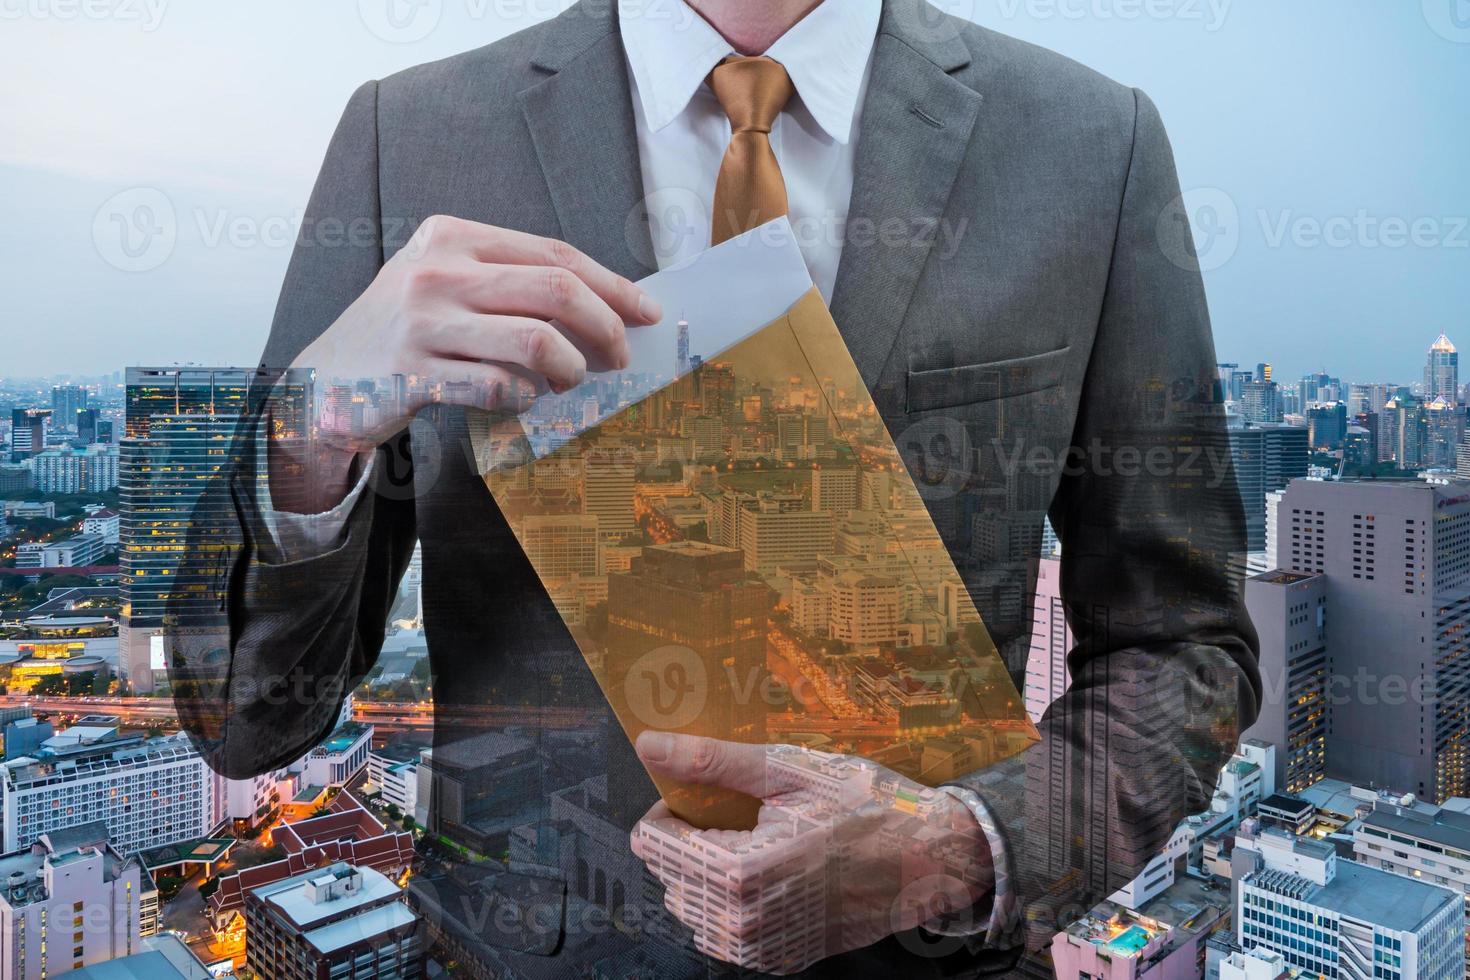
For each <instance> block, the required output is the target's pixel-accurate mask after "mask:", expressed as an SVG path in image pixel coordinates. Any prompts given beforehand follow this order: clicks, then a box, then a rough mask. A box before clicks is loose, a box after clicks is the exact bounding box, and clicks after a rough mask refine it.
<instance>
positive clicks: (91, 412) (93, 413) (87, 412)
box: [77, 408, 101, 446]
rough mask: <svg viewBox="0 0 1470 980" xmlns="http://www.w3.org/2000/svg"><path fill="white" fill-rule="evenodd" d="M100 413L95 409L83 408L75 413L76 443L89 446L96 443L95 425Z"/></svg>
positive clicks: (99, 419) (98, 420)
mask: <svg viewBox="0 0 1470 980" xmlns="http://www.w3.org/2000/svg"><path fill="white" fill-rule="evenodd" d="M100 421H101V413H99V412H98V411H97V409H95V408H84V409H82V410H81V411H79V412H77V442H78V443H80V444H81V445H83V446H90V445H92V444H94V443H96V442H97V441H98V432H97V423H98V422H100Z"/></svg>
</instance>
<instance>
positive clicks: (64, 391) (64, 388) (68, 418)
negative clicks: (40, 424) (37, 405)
mask: <svg viewBox="0 0 1470 980" xmlns="http://www.w3.org/2000/svg"><path fill="white" fill-rule="evenodd" d="M86 407H87V389H86V388H83V387H82V386H81V385H56V386H55V387H54V388H52V389H51V424H52V425H54V426H56V428H57V429H58V430H60V431H62V432H75V431H77V413H78V412H80V411H82V410H83V409H85V408H86Z"/></svg>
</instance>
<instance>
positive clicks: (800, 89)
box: [260, 0, 1011, 935]
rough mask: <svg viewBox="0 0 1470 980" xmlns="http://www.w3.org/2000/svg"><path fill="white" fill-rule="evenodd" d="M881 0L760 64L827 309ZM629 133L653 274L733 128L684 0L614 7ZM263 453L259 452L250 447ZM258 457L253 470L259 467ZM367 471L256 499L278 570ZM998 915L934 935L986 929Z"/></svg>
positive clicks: (990, 835)
mask: <svg viewBox="0 0 1470 980" xmlns="http://www.w3.org/2000/svg"><path fill="white" fill-rule="evenodd" d="M882 11H883V3H882V0H828V2H825V3H822V4H820V5H819V6H817V7H816V9H814V10H813V11H812V12H811V13H809V14H808V15H807V16H806V17H805V18H803V19H802V20H801V21H800V22H799V23H797V24H796V26H794V27H792V28H791V30H789V31H787V32H786V34H784V35H783V36H782V37H781V38H780V39H779V40H778V41H776V43H775V44H773V45H771V47H770V49H769V50H767V51H766V52H765V54H766V55H767V56H768V57H770V58H773V59H775V60H776V61H779V62H780V63H781V64H782V65H784V66H785V68H786V71H787V73H788V74H789V75H790V76H791V81H792V83H793V85H794V86H795V88H796V95H795V97H794V98H793V99H792V100H791V102H790V104H788V105H787V106H786V109H785V110H784V111H783V112H782V113H781V115H780V116H779V118H778V119H777V120H776V123H775V125H774V126H773V127H772V129H771V148H772V149H773V150H774V151H775V154H776V159H777V161H778V162H779V163H780V165H781V174H782V176H783V177H784V178H785V181H786V195H787V199H788V204H789V216H790V220H791V225H792V228H793V230H794V232H795V234H796V237H797V241H798V243H799V244H800V246H801V251H802V256H803V257H804V258H805V259H806V264H807V269H808V271H809V272H810V273H811V277H812V282H813V283H815V284H816V286H817V288H818V289H819V290H820V291H821V293H822V296H823V298H824V299H826V300H827V302H828V303H831V301H832V291H833V288H834V286H835V284H836V282H837V267H838V263H839V262H840V260H841V258H842V244H843V241H844V230H845V226H846V223H847V211H848V205H849V203H850V201H851V198H852V185H853V165H854V164H853V161H854V154H855V150H856V146H857V138H858V129H859V125H860V122H861V120H860V114H861V109H862V105H863V101H864V97H865V96H866V94H867V89H868V79H869V76H870V73H871V67H872V56H873V48H874V46H875V44H876V42H877V36H878V23H879V20H880V19H881V16H882ZM619 30H620V32H621V34H622V41H623V49H624V51H625V53H626V55H627V59H628V68H629V74H630V77H631V86H632V96H633V117H634V121H635V123H636V125H637V131H638V155H639V161H640V165H641V169H642V175H643V187H644V194H645V195H646V200H647V203H648V211H649V217H650V223H649V228H650V232H651V234H652V243H653V252H654V257H655V258H656V260H657V262H658V267H659V268H660V269H664V268H668V267H669V266H671V265H674V264H676V263H678V262H681V261H683V260H685V259H688V258H692V257H693V256H695V255H698V254H699V253H700V252H703V251H704V250H705V249H707V248H708V247H709V242H710V215H711V214H712V212H713V211H714V196H715V181H716V179H717V177H718V176H719V172H720V163H721V161H722V160H723V159H724V155H725V149H726V147H728V146H729V144H730V120H729V118H728V117H727V116H726V115H725V110H724V109H723V108H722V107H721V106H720V103H719V101H718V100H717V99H716V98H715V96H714V93H713V92H711V91H710V88H709V86H708V85H706V84H705V81H706V79H707V78H708V77H709V73H710V71H711V70H712V69H714V67H715V66H716V65H718V64H719V63H720V62H721V61H722V60H724V58H726V57H727V56H729V55H732V54H735V53H736V51H735V49H734V48H733V47H731V46H730V43H729V42H728V41H726V40H725V39H724V38H723V37H722V36H721V35H720V34H719V32H718V31H716V30H715V29H714V28H713V27H711V26H710V25H709V24H708V23H707V22H706V21H705V20H704V19H702V18H701V17H700V16H699V15H698V14H696V13H695V12H694V11H693V10H692V9H691V8H690V7H689V6H688V4H687V3H685V2H684V0H644V2H643V3H642V4H623V5H622V10H621V15H620V17H619ZM260 442H261V445H262V446H264V440H260ZM263 454H264V449H262V456H261V459H260V465H262V466H263V465H265V460H264V455H263ZM377 465H378V464H377V462H376V459H374V461H373V462H372V463H371V464H370V465H369V466H368V467H366V468H365V472H364V473H363V476H362V479H361V480H359V481H358V483H357V485H356V486H355V487H353V489H352V491H351V493H349V494H348V496H347V498H346V499H345V500H343V501H342V503H340V504H339V505H337V506H336V507H334V508H333V509H332V510H331V511H328V512H327V513H325V514H316V515H297V514H288V513H280V512H276V511H274V509H273V508H272V507H271V505H270V501H269V499H268V498H269V493H268V492H267V493H266V494H264V497H265V498H266V499H264V500H263V501H262V510H263V516H264V518H265V523H266V526H267V527H268V528H269V529H270V535H271V538H272V542H271V543H272V544H274V546H275V552H276V554H275V555H273V556H271V557H272V558H274V559H277V560H282V561H290V560H296V559H299V558H303V557H310V556H312V555H317V554H322V553H324V552H326V551H328V550H330V549H331V548H333V547H336V546H337V545H338V544H340V542H341V538H342V535H343V533H344V530H345V527H346V523H347V520H348V518H349V516H350V515H351V513H352V510H353V508H354V507H355V505H356V503H357V500H358V498H359V497H360V496H361V495H362V492H363V488H364V487H365V486H366V485H367V483H368V482H369V481H370V479H371V478H372V473H373V470H374V469H375V468H376V467H377ZM944 789H945V790H946V791H948V792H950V793H951V794H952V795H954V796H955V797H957V798H958V799H959V800H960V801H961V802H962V803H964V804H965V806H966V807H968V808H969V810H970V811H971V812H972V813H973V814H974V816H975V818H976V820H977V821H978V822H979V823H980V826H981V828H982V829H983V830H984V832H985V836H986V838H987V839H988V840H989V843H990V851H991V857H992V859H993V863H994V865H995V871H996V874H995V894H994V900H995V901H994V906H993V908H994V910H995V911H997V912H998V911H1000V910H1001V909H1003V908H1006V907H1008V905H1009V903H1010V901H1011V897H1010V895H1009V891H1010V889H1009V887H1008V879H1009V874H1008V873H1007V871H1008V869H1007V865H1008V861H1007V860H1006V857H1005V848H1004V837H1003V835H1001V834H1000V832H999V828H998V827H997V825H996V823H995V820H994V818H993V817H992V815H991V814H990V812H989V810H988V809H987V808H986V807H985V804H984V803H983V802H982V801H981V800H980V798H979V797H978V796H976V795H975V794H974V793H971V792H969V791H967V790H964V789H961V788H957V787H944ZM995 918H996V917H995V916H992V918H991V919H987V920H986V921H982V922H970V921H968V920H967V919H966V918H965V917H963V916H961V917H960V918H959V920H958V921H956V922H954V923H953V924H952V925H951V924H949V923H947V922H945V921H941V920H936V921H934V922H930V923H928V924H927V927H928V928H929V929H931V930H932V931H935V932H943V933H948V934H951V935H968V934H972V933H978V932H984V931H987V930H988V929H989V928H990V926H991V925H992V922H993V921H994V919H995Z"/></svg>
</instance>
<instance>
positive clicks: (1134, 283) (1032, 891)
mask: <svg viewBox="0 0 1470 980" xmlns="http://www.w3.org/2000/svg"><path fill="white" fill-rule="evenodd" d="M1135 97H1136V102H1137V112H1136V117H1135V123H1134V146H1133V155H1132V159H1131V162H1130V164H1129V172H1128V176H1127V179H1126V186H1125V189H1124V194H1123V199H1122V206H1121V209H1120V214H1119V223H1118V229H1117V237H1116V241H1115V246H1114V249H1115V251H1114V256H1113V262H1112V269H1111V273H1110V277H1109V285H1108V291H1107V296H1106V299H1105V302H1104V306H1103V311H1102V315H1101V320H1100V323H1099V325H1098V330H1097V338H1096V342H1095V346H1094V350H1093V354H1092V359H1091V362H1090V365H1089V368H1088V372H1087V377H1086V380H1085V389H1084V392H1083V396H1082V400H1081V407H1080V412H1079V416H1078V420H1077V423H1076V431H1075V434H1074V438H1073V451H1072V456H1071V459H1070V461H1069V463H1070V465H1069V467H1068V470H1067V471H1066V474H1065V475H1064V476H1063V478H1062V481H1061V484H1060V487H1059V489H1058V491H1057V494H1056V496H1055V498H1054V501H1053V504H1052V507H1051V512H1050V513H1051V519H1052V523H1053V525H1054V527H1055V528H1056V530H1057V534H1058V536H1059V537H1060V539H1061V541H1062V567H1061V586H1062V598H1063V602H1064V605H1065V607H1066V611H1067V620H1068V623H1069V625H1070V626H1071V628H1072V631H1073V633H1074V635H1075V638H1076V643H1075V646H1074V648H1073V649H1072V651H1071V653H1070V655H1069V658H1068V666H1069V668H1070V673H1071V677H1072V682H1071V686H1070V688H1069V689H1068V691H1067V692H1066V693H1065V694H1064V695H1063V696H1062V697H1061V698H1060V699H1059V700H1057V701H1056V702H1055V703H1053V704H1052V705H1051V706H1050V708H1049V709H1048V711H1047V712H1046V714H1045V715H1044V717H1043V720H1042V721H1041V723H1040V724H1039V726H1038V727H1039V730H1040V736H1041V738H1040V741H1039V742H1038V743H1037V744H1035V745H1034V746H1033V747H1031V748H1029V749H1028V750H1026V751H1025V752H1023V753H1021V754H1020V755H1018V756H1015V757H1013V758H1012V759H1010V760H1008V761H1006V762H1005V763H1002V764H1001V765H999V766H997V767H993V768H992V769H989V770H986V771H984V772H981V773H978V774H976V775H974V776H972V777H970V778H968V779H966V780H964V781H963V783H962V785H964V786H965V787H967V788H969V789H971V790H973V791H975V792H976V793H977V794H979V795H980V796H981V797H982V799H983V800H984V801H985V803H986V804H987V806H988V807H989V808H990V810H991V811H992V813H993V814H994V815H995V819H996V822H997V824H998V827H996V828H994V831H995V832H998V833H1000V834H1003V835H1004V837H1005V845H1006V846H1005V850H1006V852H1007V854H1008V855H1009V867H1008V868H999V869H997V873H998V874H1006V875H1009V879H1008V880H1007V881H1006V885H1007V888H1006V889H1004V891H1005V892H1006V893H1007V894H1009V895H1010V896H1011V901H1010V902H1009V903H1008V904H1009V908H1006V909H999V908H998V909H996V910H995V911H996V913H997V914H996V916H995V917H994V920H993V925H992V929H991V932H990V934H989V936H988V937H986V938H987V939H988V941H989V942H990V943H991V944H992V945H995V944H999V945H1005V946H1012V947H1018V946H1024V947H1025V948H1026V949H1027V950H1028V952H1029V953H1032V954H1034V953H1036V952H1038V951H1040V950H1042V949H1044V948H1045V947H1046V946H1047V944H1048V943H1049V941H1050V939H1051V937H1052V936H1053V935H1054V934H1055V933H1056V932H1058V931H1059V930H1061V929H1064V928H1066V926H1067V925H1068V924H1070V923H1071V922H1073V921H1075V920H1076V919H1077V918H1078V917H1079V916H1080V915H1081V914H1082V913H1084V912H1085V911H1087V909H1089V908H1090V907H1091V906H1092V905H1094V904H1095V903H1097V902H1098V901H1100V900H1102V899H1104V898H1106V897H1107V896H1108V895H1110V894H1111V893H1112V892H1113V891H1115V890H1116V889H1118V888H1119V887H1120V886H1122V885H1124V884H1126V883H1127V882H1129V881H1130V880H1132V879H1133V878H1134V877H1136V876H1137V875H1138V873H1139V872H1140V871H1141V870H1142V869H1143V867H1144V865H1145V864H1146V863H1147V862H1148V861H1149V860H1150V859H1151V858H1152V857H1153V855H1154V854H1155V853H1156V852H1157V851H1158V850H1159V849H1160V848H1161V847H1162V846H1163V845H1164V844H1165V842H1166V841H1167V840H1168V838H1169V836H1170V834H1172V832H1173V831H1174V829H1175V827H1176V826H1177V825H1178V823H1179V822H1180V821H1181V820H1182V819H1183V818H1185V817H1186V816H1188V815H1190V814H1194V813H1198V812H1200V811H1202V810H1205V809H1206V808H1207V807H1208V805H1209V802H1210V798H1211V796H1212V794H1213V790H1214V786H1215V782H1216V779H1217V777H1218V775H1219V771H1220V769H1221V768H1222V767H1223V765H1224V764H1225V762H1226V761H1228V759H1229V757H1230V755H1231V754H1232V752H1233V751H1234V748H1235V745H1236V744H1237V740H1238V738H1239V735H1240V733H1241V732H1242V731H1243V730H1244V729H1245V728H1247V727H1249V726H1250V724H1251V723H1252V722H1253V721H1254V719H1255V716H1256V711H1257V703H1258V699H1259V697H1260V680H1259V675H1258V671H1257V663H1256V661H1257V653H1258V644H1257V639H1256V635H1255V631H1254V629H1253V628H1252V627H1251V624H1250V622H1249V620H1248V618H1247V616H1246V613H1245V610H1244V606H1243V604H1242V602H1241V600H1240V593H1239V580H1238V576H1237V575H1236V574H1235V573H1234V572H1232V568H1233V567H1235V566H1238V565H1240V564H1242V563H1243V558H1244V553H1245V550H1246V543H1245V522H1244V515H1243V512H1242V508H1241V503H1240V499H1239V495H1238V493H1237V491H1236V484H1235V477H1234V473H1233V470H1232V468H1231V466H1230V450H1229V442H1228V436H1227V434H1226V430H1225V421H1224V413H1223V408H1222V405H1221V404H1220V399H1219V397H1218V394H1217V385H1216V368H1215V356H1214V345H1213V341H1212V339H1211V335H1210V321H1209V314H1208V311H1207V309H1206V305H1205V296H1204V289H1203V284H1202V281H1201V277H1200V274H1199V269H1198V265H1197V263H1196V262H1195V261H1194V259H1193V255H1194V253H1193V247H1192V243H1190V242H1189V240H1188V235H1189V231H1188V222H1187V219H1186V216H1185V214H1184V211H1183V207H1182V205H1181V203H1180V192H1179V186H1178V178H1177V176H1176V173H1175V166H1174V159H1173V153H1172V151H1171V149H1170V146H1169V141H1168V138H1167V136H1166V135H1165V132H1164V127H1163V124H1162V122H1161V121H1160V119H1159V116H1158V112H1157V110H1156V109H1155V108H1154V106H1153V104H1152V103H1151V102H1150V101H1149V100H1148V99H1147V97H1146V96H1144V95H1142V93H1135ZM976 942H977V943H978V942H979V940H976Z"/></svg>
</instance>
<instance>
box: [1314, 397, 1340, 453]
mask: <svg viewBox="0 0 1470 980" xmlns="http://www.w3.org/2000/svg"><path fill="white" fill-rule="evenodd" d="M1307 432H1308V439H1309V441H1310V442H1311V446H1312V449H1313V450H1314V451H1316V452H1322V453H1330V452H1336V451H1337V450H1339V449H1341V448H1342V443H1343V440H1344V439H1345V438H1346V437H1347V406H1346V405H1344V404H1343V403H1342V402H1332V403H1330V404H1320V405H1316V406H1313V407H1312V408H1309V409H1307Z"/></svg>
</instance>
